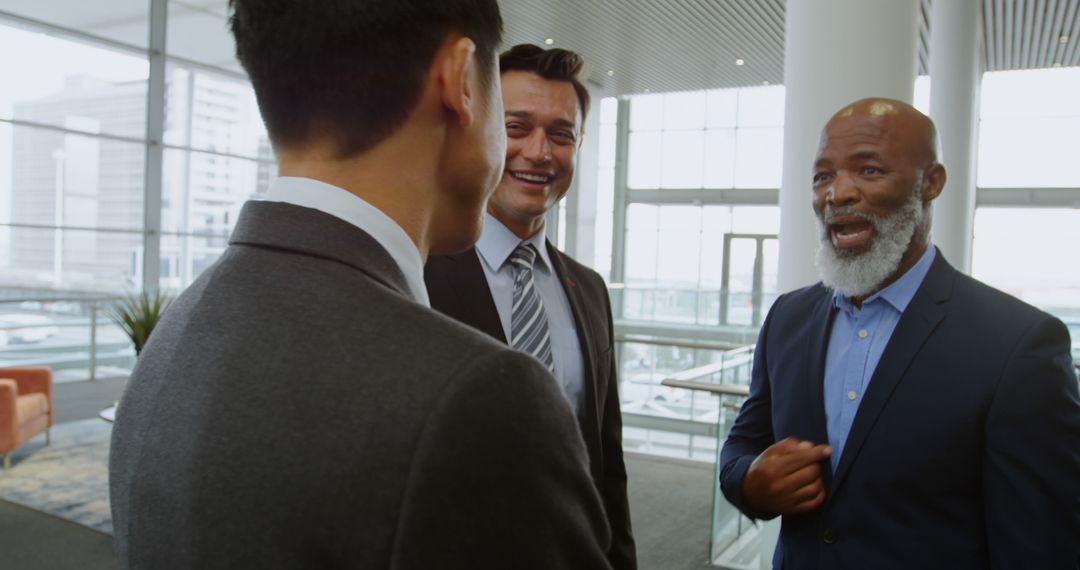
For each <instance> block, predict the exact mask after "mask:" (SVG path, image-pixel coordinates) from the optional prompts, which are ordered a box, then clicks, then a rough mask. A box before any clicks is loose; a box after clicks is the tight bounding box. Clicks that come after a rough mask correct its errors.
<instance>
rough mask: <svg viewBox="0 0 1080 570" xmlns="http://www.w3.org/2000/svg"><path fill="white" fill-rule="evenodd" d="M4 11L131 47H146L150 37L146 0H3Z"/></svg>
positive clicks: (148, 5) (148, 11) (148, 10)
mask: <svg viewBox="0 0 1080 570" xmlns="http://www.w3.org/2000/svg"><path fill="white" fill-rule="evenodd" d="M3 10H4V11H5V12H10V13H12V14H15V15H17V16H24V17H26V18H30V19H32V20H38V21H39V22H45V23H47V24H53V25H56V26H60V27H64V28H70V29H74V30H78V31H80V32H82V33H86V34H92V35H95V36H98V37H102V38H106V39H110V40H115V41H118V42H121V43H125V44H128V45H131V46H134V47H141V48H145V47H146V46H147V42H148V41H149V37H150V31H149V30H150V26H149V22H150V2H148V1H147V0H109V3H108V5H107V6H102V4H101V3H98V2H87V1H86V0H48V1H46V2H42V0H4V7H3ZM0 53H8V52H5V51H3V50H0ZM15 53H17V52H15ZM23 53H26V52H23Z"/></svg>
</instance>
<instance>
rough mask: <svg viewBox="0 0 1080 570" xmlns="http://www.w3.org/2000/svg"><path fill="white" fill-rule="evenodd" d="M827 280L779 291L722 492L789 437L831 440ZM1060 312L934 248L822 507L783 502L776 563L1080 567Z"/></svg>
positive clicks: (1074, 446) (1078, 480)
mask: <svg viewBox="0 0 1080 570" xmlns="http://www.w3.org/2000/svg"><path fill="white" fill-rule="evenodd" d="M831 295H832V293H831V291H830V290H827V289H826V288H825V287H823V286H822V285H821V284H818V285H815V286H812V287H808V288H805V289H801V290H798V291H795V292H793V293H790V294H787V295H784V296H782V297H781V298H780V299H778V300H777V301H776V304H775V305H774V306H773V308H772V310H771V311H770V313H769V317H768V318H767V319H766V322H765V325H764V326H763V327H762V329H761V334H760V337H759V339H758V344H757V350H756V352H755V355H754V369H753V375H752V380H751V386H750V397H749V399H748V400H747V401H746V403H745V404H744V405H743V408H742V411H741V412H740V414H739V417H738V419H737V420H736V421H735V424H734V426H733V428H732V430H731V434H730V436H729V437H728V440H727V442H726V443H725V444H724V448H723V451H722V454H721V475H720V482H721V486H722V488H723V492H724V495H725V496H726V497H727V498H728V500H729V501H731V502H732V503H733V504H734V505H736V506H737V507H739V508H740V509H741V510H743V512H745V513H747V514H748V515H750V516H755V517H764V518H767V517H768V516H769V513H759V512H754V511H753V510H752V509H750V508H749V507H748V506H747V505H746V504H745V503H744V502H743V499H742V480H743V477H744V476H745V474H746V470H747V468H748V467H749V465H750V463H751V462H752V461H753V460H754V458H755V457H756V456H757V455H758V454H759V453H761V452H762V451H763V450H764V449H765V448H766V447H767V446H769V445H770V444H772V443H773V442H775V441H779V440H781V439H784V438H786V437H795V438H799V439H804V440H810V441H813V442H816V443H827V442H828V439H827V437H826V424H825V411H824V409H825V408H824V401H823V399H822V391H823V388H822V385H823V375H824V369H825V354H826V348H827V346H828V338H829V330H830V323H831V322H832V319H833V317H834V315H835V312H834V309H833V303H832V298H831ZM1071 368H1072V367H1071V359H1070V357H1069V336H1068V333H1067V331H1066V329H1065V327H1064V325H1063V324H1062V323H1061V322H1060V321H1059V320H1057V319H1055V318H1053V317H1051V316H1050V315H1047V314H1046V313H1043V312H1041V311H1039V310H1037V309H1035V308H1033V307H1031V306H1029V305H1026V304H1024V303H1022V302H1020V301H1018V300H1017V299H1015V298H1013V297H1010V296H1008V295H1006V294H1004V293H1001V292H999V291H997V290H995V289H992V288H990V287H988V286H986V285H984V284H982V283H980V282H978V281H975V280H974V279H971V278H970V277H968V276H966V275H963V274H961V273H959V272H958V271H956V270H955V269H953V268H952V267H951V266H949V264H948V263H946V261H945V260H944V259H943V258H942V256H941V253H940V252H938V254H937V258H936V259H935V260H934V263H933V265H932V266H931V269H930V272H929V274H927V276H926V279H925V281H923V283H922V286H921V287H920V288H919V290H918V292H917V293H916V295H915V297H914V298H913V299H912V301H911V304H910V305H909V306H908V308H907V310H906V311H904V314H903V316H902V317H901V318H900V321H899V323H898V324H897V327H896V331H895V332H894V333H893V335H892V338H891V340H890V341H889V344H888V346H887V347H886V349H885V352H884V354H883V355H882V357H881V361H880V363H879V364H878V366H877V369H876V370H875V372H874V375H873V378H872V380H871V381H870V384H869V386H868V388H867V389H866V393H865V396H864V398H863V401H862V404H861V405H860V407H859V410H858V412H857V413H856V415H855V419H854V422H853V424H852V428H851V433H850V435H849V436H848V440H847V443H846V444H845V447H844V453H843V455H842V456H841V458H840V462H839V465H838V467H837V470H836V473H835V474H833V473H831V468H830V466H829V462H828V461H825V462H823V463H822V472H823V473H824V474H825V477H824V480H825V481H824V482H825V484H826V489H827V493H828V495H827V498H826V502H825V504H824V505H823V506H822V507H820V508H818V509H817V510H815V511H813V512H810V513H807V514H803V515H799V516H791V517H784V519H783V521H782V527H781V528H782V530H781V533H780V542H779V544H778V546H777V550H776V554H775V556H774V565H775V567H776V568H787V569H791V568H797V569H802V568H810V569H817V568H821V569H826V568H828V569H832V568H854V569H862V568H874V569H875V570H878V569H890V568H897V569H901V568H903V569H912V568H948V569H964V568H973V569H974V568H991V567H992V568H1039V569H1041V570H1049V569H1059V568H1060V569H1064V568H1073V569H1075V568H1077V560H1078V558H1077V557H1078V553H1080V547H1078V545H1080V539H1078V537H1080V508H1078V507H1080V503H1078V501H1080V402H1078V399H1077V381H1076V377H1075V376H1074V374H1073V372H1072V369H1071Z"/></svg>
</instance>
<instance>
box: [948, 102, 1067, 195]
mask: <svg viewBox="0 0 1080 570" xmlns="http://www.w3.org/2000/svg"><path fill="white" fill-rule="evenodd" d="M1075 94H1076V96H1077V98H1078V99H1080V89H1078V90H1077V91H1076V93H1075ZM1077 133H1080V114H1078V115H1077V116H1073V117H1054V118H1049V117H1046V118H1024V119H984V120H983V121H982V123H981V124H980V125H979V163H978V181H979V182H978V185H979V187H981V188H992V187H999V188H1001V187H1004V188H1010V187H1040V186H1043V187H1076V186H1080V160H1077V158H1080V153H1078V152H1077V149H1078V146H1077V141H1076V136H1077ZM946 160H947V159H946Z"/></svg>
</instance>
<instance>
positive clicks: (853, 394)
mask: <svg viewBox="0 0 1080 570" xmlns="http://www.w3.org/2000/svg"><path fill="white" fill-rule="evenodd" d="M855 396H856V394H855V390H852V391H850V392H848V393H847V399H849V400H854V399H855Z"/></svg>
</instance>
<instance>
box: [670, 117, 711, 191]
mask: <svg viewBox="0 0 1080 570" xmlns="http://www.w3.org/2000/svg"><path fill="white" fill-rule="evenodd" d="M663 140H664V149H663V153H664V158H663V166H661V169H660V172H661V174H662V177H661V180H660V185H661V187H663V188H701V182H702V176H703V174H704V172H703V171H704V166H705V164H704V160H705V132H704V131H664V139H663Z"/></svg>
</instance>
